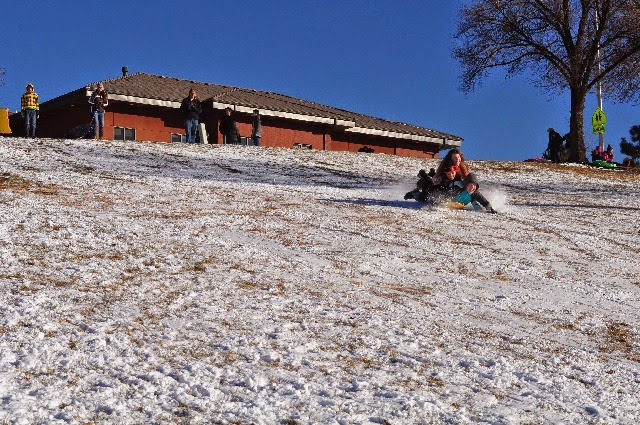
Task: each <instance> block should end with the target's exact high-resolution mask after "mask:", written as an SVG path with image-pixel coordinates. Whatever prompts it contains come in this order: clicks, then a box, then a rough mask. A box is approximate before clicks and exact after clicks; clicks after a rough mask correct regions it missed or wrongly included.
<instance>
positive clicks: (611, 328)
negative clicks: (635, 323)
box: [599, 322, 640, 362]
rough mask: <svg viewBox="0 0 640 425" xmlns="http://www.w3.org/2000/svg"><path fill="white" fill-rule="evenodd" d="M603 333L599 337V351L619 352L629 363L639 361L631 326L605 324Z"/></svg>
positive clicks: (639, 353)
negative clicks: (600, 342) (600, 343)
mask: <svg viewBox="0 0 640 425" xmlns="http://www.w3.org/2000/svg"><path fill="white" fill-rule="evenodd" d="M603 333H604V335H600V336H599V339H601V340H602V345H601V346H600V351H602V352H605V353H612V352H614V351H619V352H621V353H624V354H625V357H626V358H627V359H629V360H631V361H635V362H638V361H640V352H639V350H638V343H637V341H636V340H637V336H636V335H635V334H634V332H633V330H632V328H631V326H629V325H628V324H626V323H623V322H611V323H609V324H607V326H606V328H605V329H604V332H603Z"/></svg>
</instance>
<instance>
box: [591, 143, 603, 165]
mask: <svg viewBox="0 0 640 425" xmlns="http://www.w3.org/2000/svg"><path fill="white" fill-rule="evenodd" d="M591 161H592V162H593V161H604V152H603V150H602V146H600V145H598V146H596V148H595V149H594V150H592V151H591Z"/></svg>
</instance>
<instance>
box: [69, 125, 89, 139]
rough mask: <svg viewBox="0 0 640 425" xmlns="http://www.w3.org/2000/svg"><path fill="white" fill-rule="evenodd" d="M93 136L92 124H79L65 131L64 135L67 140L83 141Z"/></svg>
mask: <svg viewBox="0 0 640 425" xmlns="http://www.w3.org/2000/svg"><path fill="white" fill-rule="evenodd" d="M92 134H93V124H80V125H77V126H75V127H73V128H72V129H71V130H69V131H67V132H66V133H65V135H64V137H65V138H67V139H84V138H85V137H87V136H89V135H92Z"/></svg>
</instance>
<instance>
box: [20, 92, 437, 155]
mask: <svg viewBox="0 0 640 425" xmlns="http://www.w3.org/2000/svg"><path fill="white" fill-rule="evenodd" d="M76 103H78V105H76V106H66V107H64V108H57V109H55V110H54V111H51V112H49V113H43V114H41V119H40V120H39V121H38V129H37V135H38V137H54V138H62V137H64V134H65V133H66V132H67V131H68V130H70V129H71V128H73V127H75V126H76V125H79V124H82V123H85V122H90V120H91V115H90V111H89V107H88V105H87V106H85V105H84V104H82V102H81V101H78V102H76ZM222 115H223V114H222V111H217V110H214V111H212V110H209V111H205V112H204V113H203V115H202V117H201V121H202V122H204V123H205V126H206V129H207V133H208V141H209V143H212V144H218V143H222V136H221V135H220V133H219V131H218V127H219V122H220V121H219V120H220V118H221V117H222ZM234 118H235V119H236V121H237V123H238V129H239V130H240V134H241V135H242V136H243V137H250V136H251V121H252V117H251V115H250V114H241V113H235V114H234ZM261 118H262V139H261V143H260V144H261V145H262V146H274V147H284V148H292V147H294V144H295V143H302V144H309V145H311V146H312V149H315V150H324V149H326V150H331V151H350V152H357V151H358V150H359V149H360V148H362V147H363V146H368V147H370V148H371V149H373V150H374V151H375V153H384V154H388V155H401V156H415V157H421V158H434V157H435V158H437V157H438V154H437V152H436V151H437V149H438V145H435V144H432V145H424V144H420V143H416V142H411V141H407V140H396V139H389V138H385V137H376V136H371V135H366V134H357V133H344V132H342V131H341V130H338V131H335V130H334V128H333V127H332V126H329V125H323V124H318V123H311V122H303V121H290V120H285V119H282V118H276V117H270V116H262V117H261ZM114 126H118V127H127V128H135V129H136V140H142V141H156V142H170V141H171V133H177V134H184V127H183V118H182V113H181V112H180V110H178V109H169V108H163V107H156V106H149V105H130V104H127V103H122V102H111V103H110V104H109V106H108V107H107V112H106V113H105V130H104V138H105V139H107V140H110V139H113V127H114ZM11 128H12V130H13V135H15V136H17V137H21V136H24V125H23V121H22V119H21V117H20V115H19V114H17V117H16V116H15V115H14V116H12V117H11Z"/></svg>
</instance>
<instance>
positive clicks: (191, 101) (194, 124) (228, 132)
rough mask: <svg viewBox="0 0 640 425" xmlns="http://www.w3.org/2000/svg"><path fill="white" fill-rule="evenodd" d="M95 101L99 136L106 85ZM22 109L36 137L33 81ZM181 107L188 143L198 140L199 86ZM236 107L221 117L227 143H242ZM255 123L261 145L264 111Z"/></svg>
mask: <svg viewBox="0 0 640 425" xmlns="http://www.w3.org/2000/svg"><path fill="white" fill-rule="evenodd" d="M89 104H90V105H91V122H92V135H93V137H94V138H95V139H102V138H103V137H104V114H105V108H106V107H107V106H108V105H109V95H108V94H107V92H106V90H105V88H104V85H103V84H102V83H98V85H97V86H96V88H95V90H94V91H93V93H92V94H91V96H90V97H89ZM20 109H21V113H22V118H24V131H25V135H26V137H31V138H35V137H36V124H37V120H38V118H40V102H39V99H38V95H37V93H36V92H35V91H34V85H33V84H32V83H29V84H27V87H26V91H25V93H24V94H23V95H22V97H21V98H20ZM180 109H181V110H182V112H183V114H184V129H185V134H186V139H187V143H195V142H197V137H198V124H199V120H200V115H201V114H202V105H201V103H200V99H198V94H197V92H196V89H194V88H192V89H190V90H189V95H188V96H187V97H185V98H184V99H183V100H182V103H181V105H180ZM232 112H233V111H232V109H231V108H226V109H225V115H224V116H223V117H222V119H221V120H220V133H222V136H223V140H224V143H229V144H239V143H240V131H239V130H238V125H237V123H236V121H235V119H233V117H232V115H231V114H232ZM251 116H252V125H251V140H252V142H253V144H254V145H255V146H260V138H261V137H262V123H261V122H260V111H259V110H258V109H254V110H253V113H252V114H251Z"/></svg>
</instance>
